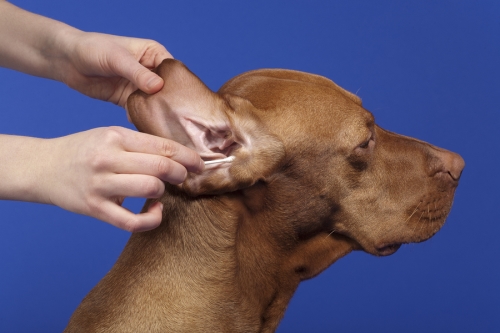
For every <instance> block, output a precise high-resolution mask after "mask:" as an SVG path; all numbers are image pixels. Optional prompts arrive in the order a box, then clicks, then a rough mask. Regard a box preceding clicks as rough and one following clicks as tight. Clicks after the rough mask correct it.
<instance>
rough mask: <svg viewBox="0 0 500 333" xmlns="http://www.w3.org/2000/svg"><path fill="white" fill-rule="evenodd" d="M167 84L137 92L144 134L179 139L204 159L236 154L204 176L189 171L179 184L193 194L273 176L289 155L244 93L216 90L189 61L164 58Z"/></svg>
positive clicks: (135, 113) (132, 110)
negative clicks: (192, 69) (189, 66)
mask: <svg viewBox="0 0 500 333" xmlns="http://www.w3.org/2000/svg"><path fill="white" fill-rule="evenodd" d="M155 71H156V73H157V74H158V75H160V76H161V77H162V78H163V80H164V81H165V84H164V86H163V88H162V90H161V91H159V92H158V93H156V94H154V95H147V94H145V93H143V92H141V91H139V90H138V91H136V92H135V93H133V94H132V95H130V97H129V99H128V101H127V106H128V112H129V115H130V118H131V120H132V123H134V125H135V126H136V127H137V129H139V131H141V132H145V133H149V134H153V135H157V136H161V137H164V138H168V139H170V140H174V141H177V142H179V143H181V144H183V145H185V146H187V147H189V148H191V149H194V150H195V151H196V152H198V154H200V156H201V157H202V159H203V160H214V159H220V158H225V157H229V156H234V158H235V159H234V161H233V162H227V163H221V164H212V165H207V166H206V168H205V171H204V172H203V173H202V174H201V175H197V174H192V173H190V174H189V175H188V178H187V179H186V181H185V182H184V183H183V184H181V185H180V186H181V187H182V188H183V190H185V191H186V192H187V193H189V194H191V195H200V194H209V193H223V192H228V191H234V190H237V189H240V188H244V187H247V186H250V185H252V184H253V183H255V182H256V181H258V180H260V179H264V178H265V177H267V176H269V175H270V174H271V173H272V171H274V170H275V168H276V167H277V165H278V163H279V162H280V161H281V159H282V158H283V156H284V148H283V145H282V143H281V141H280V140H279V139H278V138H277V137H275V136H274V135H272V134H270V133H269V132H268V131H267V130H266V128H265V126H264V125H263V124H262V123H261V122H260V121H259V119H258V118H257V117H256V116H255V115H254V113H253V112H252V110H255V108H254V107H253V105H252V104H251V103H250V102H249V101H247V100H245V99H242V98H240V97H237V96H231V95H223V96H221V95H219V94H216V93H214V92H212V91H211V90H210V89H209V88H208V87H206V86H205V85H204V84H203V82H201V81H200V79H199V78H198V77H196V76H195V75H194V74H193V73H192V72H190V71H189V69H187V68H186V67H185V66H184V64H182V63H181V62H180V61H177V60H174V59H166V60H164V61H163V62H162V63H161V64H160V66H158V67H157V68H156V70H155Z"/></svg>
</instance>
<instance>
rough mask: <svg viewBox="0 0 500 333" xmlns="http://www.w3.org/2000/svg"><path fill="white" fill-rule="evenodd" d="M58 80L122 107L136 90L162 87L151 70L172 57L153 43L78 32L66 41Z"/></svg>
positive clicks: (151, 89) (161, 47) (151, 91)
mask: <svg viewBox="0 0 500 333" xmlns="http://www.w3.org/2000/svg"><path fill="white" fill-rule="evenodd" d="M66 44H68V46H67V47H66V49H67V51H66V53H67V54H68V56H67V57H66V58H65V59H66V61H65V62H63V63H62V64H61V65H60V66H58V67H59V68H60V69H58V71H59V75H58V77H59V78H60V80H61V81H63V82H64V83H66V84H67V85H68V86H70V87H71V88H73V89H75V90H78V91H79V92H81V93H83V94H85V95H87V96H90V97H93V98H97V99H101V100H105V101H109V102H112V103H115V104H117V105H120V106H122V107H125V104H126V101H127V98H128V96H129V95H130V94H131V93H132V92H134V91H135V90H136V89H140V90H142V91H144V92H146V93H148V94H152V93H155V92H157V91H159V90H160V89H161V88H162V86H163V80H162V79H161V77H159V76H158V75H156V74H155V73H153V72H152V71H151V69H153V68H155V67H156V66H158V65H159V64H160V63H161V62H162V60H164V59H166V58H172V55H171V54H170V53H169V52H168V51H167V50H166V49H165V48H164V47H163V46H162V45H161V44H159V43H157V42H155V41H153V40H147V39H139V38H129V37H121V36H113V35H106V34H99V33H87V32H79V33H73V34H71V37H70V38H67V41H66Z"/></svg>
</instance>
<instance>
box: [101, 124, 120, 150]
mask: <svg viewBox="0 0 500 333" xmlns="http://www.w3.org/2000/svg"><path fill="white" fill-rule="evenodd" d="M123 139H124V135H123V133H122V131H121V128H120V127H117V126H111V127H107V128H105V129H104V131H103V138H102V141H103V143H104V144H107V145H118V144H121V143H122V142H123Z"/></svg>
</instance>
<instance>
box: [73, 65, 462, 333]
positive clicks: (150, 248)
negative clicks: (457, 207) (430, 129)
mask: <svg viewBox="0 0 500 333" xmlns="http://www.w3.org/2000/svg"><path fill="white" fill-rule="evenodd" d="M157 72H158V73H159V74H160V75H162V77H163V78H164V79H165V87H164V89H163V90H162V91H161V92H159V93H158V94H156V95H153V96H147V95H145V94H143V93H141V92H136V93H134V94H133V95H132V96H131V97H130V98H129V105H128V107H129V111H130V113H131V117H132V120H133V122H134V124H136V126H137V127H138V129H139V130H141V131H144V132H148V133H152V134H155V135H160V136H164V137H168V138H170V139H176V140H178V141H179V142H181V143H183V144H185V145H187V146H189V147H191V148H193V149H196V150H198V152H199V153H200V155H201V156H202V157H203V158H205V159H213V158H219V157H224V156H229V155H231V156H235V157H236V159H235V161H234V162H233V163H232V164H225V165H223V166H216V167H213V168H207V170H206V171H205V172H204V173H203V174H202V175H195V174H190V175H189V176H188V179H187V180H186V182H185V183H184V184H182V185H180V186H172V185H167V187H166V192H165V194H164V196H163V197H162V198H161V202H162V203H163V204H164V211H163V222H162V224H161V225H160V227H158V228H157V229H155V230H152V231H148V232H143V233H135V234H133V235H132V236H131V238H130V240H129V242H128V244H127V245H126V247H125V249H124V251H123V253H122V254H121V256H120V257H119V259H118V261H117V262H116V264H115V265H114V266H113V268H112V269H111V271H110V272H109V273H108V274H107V275H106V276H105V277H104V278H103V280H102V281H101V282H99V284H98V285H97V286H96V287H95V288H94V289H93V290H92V291H91V292H90V293H89V294H88V295H87V297H86V298H85V299H84V300H83V302H82V303H81V305H80V306H79V308H78V309H77V310H76V311H75V313H74V314H73V316H72V318H71V321H70V323H69V325H68V327H67V328H66V330H65V332H68V333H69V332H121V333H123V332H273V331H274V330H275V329H276V327H277V326H278V323H279V321H280V319H281V318H282V316H283V314H284V312H285V309H286V306H287V303H288V302H289V300H290V298H291V297H292V294H293V293H294V291H295V290H296V288H297V286H298V284H299V283H300V281H302V280H304V279H308V278H311V277H313V276H315V275H317V274H319V273H320V272H321V271H323V270H324V269H325V268H327V267H328V266H329V265H331V264H332V263H334V262H335V261H336V260H338V259H339V258H341V257H343V256H345V255H346V254H348V253H349V252H351V251H353V250H364V251H366V252H369V253H372V254H374V255H388V254H392V253H393V252H395V251H396V250H397V248H398V247H399V245H400V244H403V243H409V242H420V241H423V240H426V239H428V238H429V237H431V236H432V235H433V234H434V233H436V232H437V231H438V230H439V228H440V227H441V226H442V225H443V223H444V221H445V219H446V217H447V215H448V213H449V211H450V209H451V205H452V199H453V195H454V191H455V188H456V186H457V184H458V179H459V177H460V174H461V171H462V169H463V167H464V163H463V160H462V159H461V157H460V156H458V155H457V154H454V153H451V152H448V151H445V150H443V149H440V148H436V147H434V146H431V145H429V144H427V143H424V142H421V141H418V140H415V139H412V138H408V137H404V136H400V135H397V134H393V133H390V132H387V131H385V130H383V129H381V128H380V127H378V126H377V125H375V123H374V118H373V116H372V115H371V114H370V113H369V112H368V111H366V110H365V109H363V107H362V106H361V100H360V99H359V98H358V97H356V96H355V95H353V94H351V93H349V92H347V91H345V90H343V89H342V88H340V87H339V86H337V85H336V84H334V83H333V82H332V81H330V80H328V79H326V78H323V77H321V76H317V75H312V74H307V73H302V72H296V71H288V70H257V71H252V72H248V73H245V74H242V75H240V76H237V77H236V78H234V79H232V80H230V81H229V82H228V83H226V84H225V85H224V86H223V87H222V88H221V89H220V91H219V92H218V93H213V92H211V91H210V90H208V88H206V87H205V86H204V85H203V83H201V81H199V80H198V79H197V78H196V77H195V76H194V75H193V74H192V73H191V72H189V70H187V68H185V67H184V65H183V64H182V63H180V62H178V61H175V60H165V61H164V62H163V63H162V65H160V67H159V68H158V69H157ZM179 110H181V111H179ZM200 117H201V118H202V119H199V118H200ZM193 124H195V125H196V126H192V125H193ZM193 128H194V130H193ZM200 129H201V130H200ZM190 131H191V132H190ZM192 131H194V134H193V132H192ZM198 131H200V132H198ZM200 133H201V135H202V136H203V137H204V138H205V140H204V141H203V142H201V141H200V142H198V141H197V139H196V138H197V136H198V135H200ZM151 202H152V201H148V202H147V203H146V206H147V205H149V204H151ZM332 306H334V304H333V303H332Z"/></svg>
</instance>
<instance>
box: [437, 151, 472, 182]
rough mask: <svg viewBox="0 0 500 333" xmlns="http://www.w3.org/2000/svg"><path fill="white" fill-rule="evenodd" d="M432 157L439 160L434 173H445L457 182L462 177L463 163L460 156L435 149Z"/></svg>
mask: <svg viewBox="0 0 500 333" xmlns="http://www.w3.org/2000/svg"><path fill="white" fill-rule="evenodd" d="M434 155H435V156H436V157H437V158H438V159H439V161H440V163H439V165H440V167H439V169H438V170H436V172H443V173H447V174H449V175H450V176H451V178H453V180H456V181H457V180H459V179H460V176H461V175H462V170H463V169H464V167H465V162H464V159H463V158H462V156H460V155H458V154H456V153H453V152H451V151H448V150H444V149H437V150H436V151H435V152H434Z"/></svg>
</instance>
